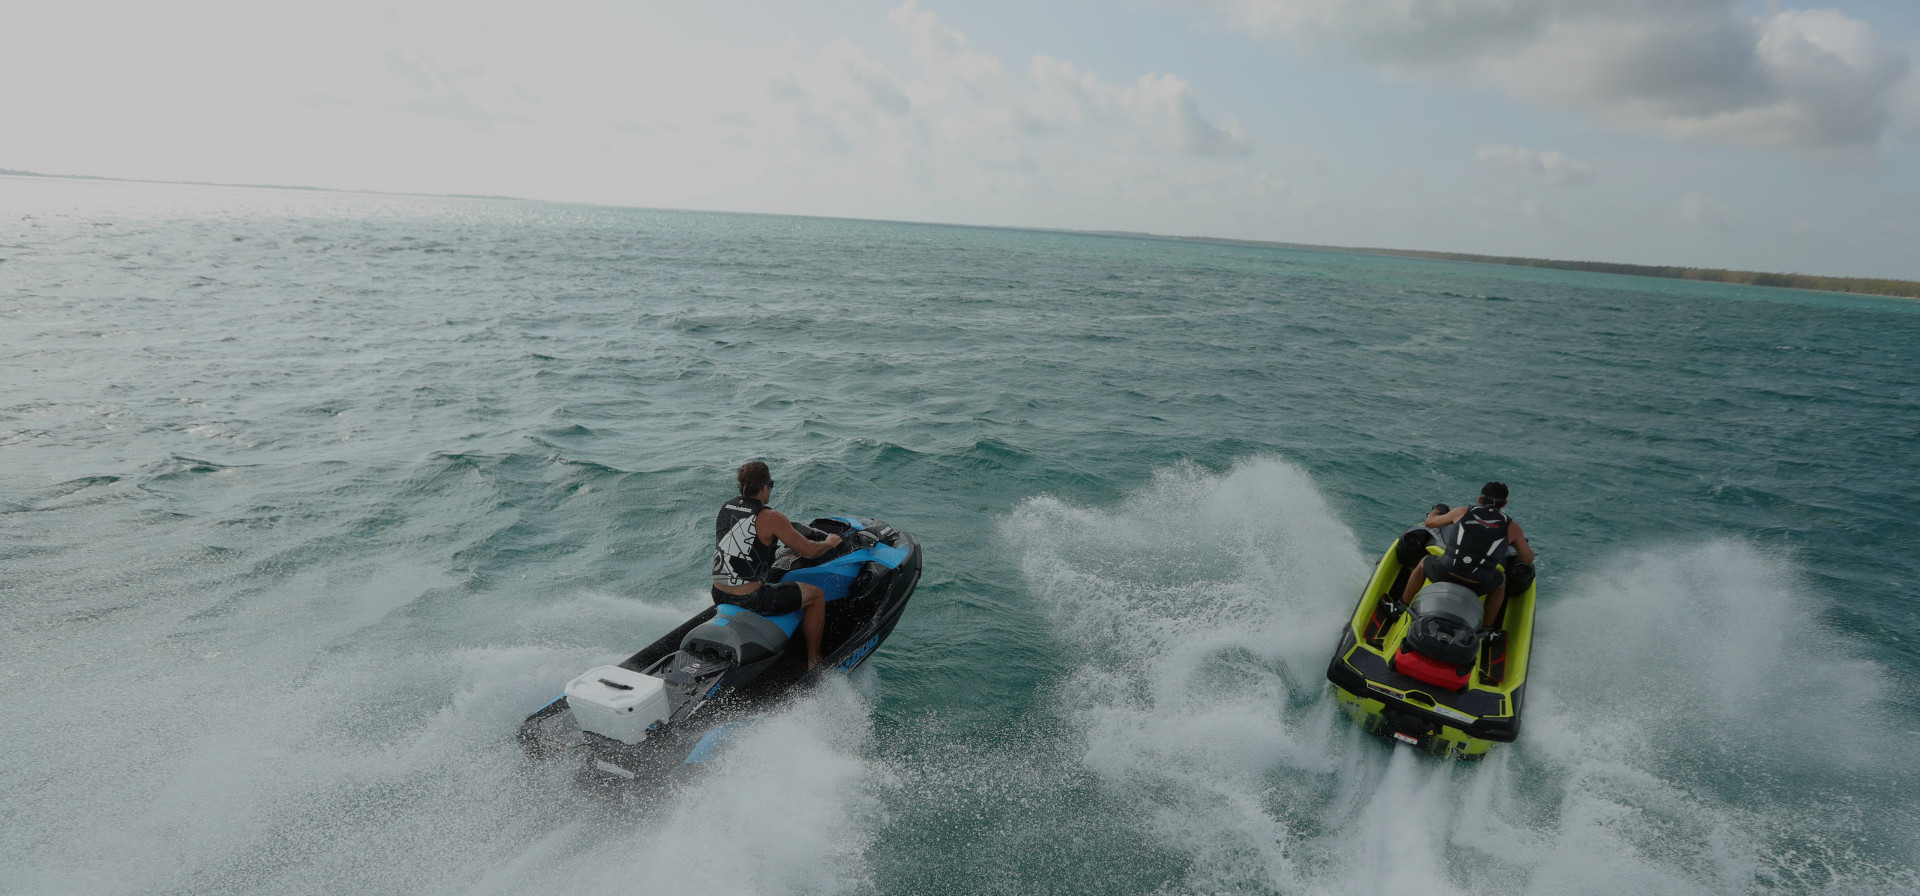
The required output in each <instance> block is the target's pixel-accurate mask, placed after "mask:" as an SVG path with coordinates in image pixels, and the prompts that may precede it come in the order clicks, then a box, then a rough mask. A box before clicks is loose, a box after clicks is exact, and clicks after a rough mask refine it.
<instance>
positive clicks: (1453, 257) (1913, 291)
mask: <svg viewBox="0 0 1920 896" xmlns="http://www.w3.org/2000/svg"><path fill="white" fill-rule="evenodd" d="M1352 251H1356V252H1365V253H1367V254H1371V255H1398V256H1404V257H1407V258H1431V259H1435V260H1439V261H1472V262H1479V263H1481V264H1507V265H1515V266H1518V267H1527V268H1553V269H1554V270H1559V271H1592V272H1594V273H1599V274H1626V275H1628V276H1630V277H1665V278H1667V279H1669V280H1705V281H1708V282H1711V283H1739V284H1742V285H1745V286H1778V287H1782V288H1785V289H1810V290H1815V291H1817V292H1850V293H1856V294H1859V295H1869V296H1894V297H1896V298H1907V299H1920V282H1915V281H1912V280H1878V279H1873V278H1870V277H1816V276H1813V275H1811V274H1768V273H1762V272H1759V271H1723V270H1720V269H1718V268H1671V267H1656V266H1652V265H1643V264H1613V263H1611V262H1605V261H1554V260H1552V259H1546V258H1503V257H1500V256H1497V255H1467V254H1464V253H1460V252H1421V251H1417V250H1410V249H1406V250H1403V249H1355V250H1352Z"/></svg>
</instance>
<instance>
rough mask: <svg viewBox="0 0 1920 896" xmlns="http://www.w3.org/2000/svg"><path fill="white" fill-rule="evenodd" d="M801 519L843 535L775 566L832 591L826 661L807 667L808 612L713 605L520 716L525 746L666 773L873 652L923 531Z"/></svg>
mask: <svg viewBox="0 0 1920 896" xmlns="http://www.w3.org/2000/svg"><path fill="white" fill-rule="evenodd" d="M795 528H801V529H803V532H802V534H805V535H808V536H809V537H811V538H816V539H817V538H821V537H824V535H825V534H833V535H838V536H840V538H841V542H840V544H839V545H838V546H837V547H835V548H834V549H833V550H831V551H829V552H827V553H826V554H824V555H822V556H820V557H816V558H812V559H806V558H803V557H800V556H799V555H798V554H795V553H794V552H793V551H791V550H787V549H785V548H784V547H783V548H782V549H781V550H780V552H779V553H778V554H777V555H776V557H775V560H774V571H773V573H772V574H771V575H770V576H768V578H769V580H770V581H775V582H805V583H811V584H813V585H817V586H819V587H820V589H821V590H822V591H824V592H826V599H827V619H826V631H825V632H824V634H823V635H822V637H821V644H820V664H819V665H818V666H815V667H814V668H813V669H812V670H811V671H809V670H808V669H807V668H806V653H807V649H806V640H805V637H804V636H802V635H799V634H796V632H797V630H798V628H799V626H800V617H801V614H800V613H799V612H793V613H788V614H785V615H781V616H774V617H764V616H760V615H759V614H756V613H753V612H750V611H748V610H745V609H743V608H741V607H737V606H734V605H732V604H720V605H717V606H713V607H709V608H706V609H703V610H701V611H700V612H698V613H696V614H694V616H693V618H691V619H688V620H687V621H686V622H684V623H681V624H680V626H679V627H677V628H675V629H674V630H673V631H670V632H668V633H667V634H665V635H663V636H661V638H660V639H659V640H657V641H655V642H653V643H652V644H649V645H647V646H646V647H643V648H641V649H640V652H638V653H635V654H634V655H632V656H630V657H627V658H626V659H624V660H621V661H620V662H618V663H612V664H608V665H604V666H599V667H596V668H593V669H589V670H587V671H586V672H584V673H582V674H581V675H579V676H578V677H576V678H574V679H573V680H572V681H570V682H568V683H567V686H566V689H565V690H564V691H562V693H561V694H560V696H558V697H555V698H554V699H553V700H552V701H551V702H549V703H547V705H545V706H542V707H541V708H540V709H539V710H538V711H536V712H534V713H533V714H532V715H530V716H528V717H527V719H526V721H525V722H522V723H521V725H520V733H519V742H520V746H521V748H522V749H523V750H525V751H526V753H527V754H528V755H529V756H531V757H533V758H536V759H559V760H573V761H577V762H578V763H579V777H580V779H581V782H582V783H584V784H588V785H598V786H614V787H618V786H620V785H625V784H644V783H660V782H664V781H666V780H669V779H671V778H674V777H676V776H677V775H679V774H680V773H681V772H684V771H689V770H691V768H692V767H695V766H699V765H701V764H703V763H705V762H707V761H709V760H711V759H713V758H714V757H715V756H716V755H717V754H718V752H719V751H720V750H721V749H722V748H723V747H724V746H725V744H726V741H727V739H728V738H729V737H730V736H732V735H733V734H735V733H737V732H738V731H740V730H741V729H742V728H744V727H745V726H746V725H747V724H748V723H750V722H751V721H752V720H753V719H754V718H757V717H758V716H759V715H760V714H762V713H764V712H766V710H767V709H768V708H769V707H770V706H771V705H772V704H773V703H775V702H777V701H778V700H779V699H780V698H782V697H784V696H787V695H790V694H793V693H795V692H796V691H799V690H803V689H806V688H809V687H811V686H813V685H815V684H817V683H819V682H820V681H821V680H823V679H824V678H825V677H826V676H829V675H843V674H847V673H850V672H852V671H853V670H854V669H855V668H856V667H858V666H859V665H860V664H861V663H863V662H865V661H866V659H867V658H868V657H869V656H872V655H873V652H874V650H875V649H877V648H878V647H879V646H880V643H881V642H882V641H885V640H886V639H887V635H888V634H890V633H891V632H892V631H893V627H894V624H895V623H898V622H899V621H900V614H901V612H902V611H903V610H905V609H906V606H907V599H908V598H909V597H912V596H913V589H914V586H915V585H917V584H919V582H920V544H919V542H917V541H915V540H914V539H913V537H912V536H910V535H908V534H907V533H905V532H901V531H900V530H898V529H895V528H893V527H892V526H889V525H887V524H886V523H884V522H881V521H879V520H873V519H854V518H852V517H828V518H823V519H817V520H814V521H813V522H812V523H811V524H809V525H808V526H806V527H799V526H796V527H795ZM808 528H810V529H812V530H813V531H812V532H807V531H804V530H805V529H808Z"/></svg>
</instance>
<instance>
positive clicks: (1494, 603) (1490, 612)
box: [1480, 576, 1507, 628]
mask: <svg viewBox="0 0 1920 896" xmlns="http://www.w3.org/2000/svg"><path fill="white" fill-rule="evenodd" d="M1506 602H1507V577H1506V576H1501V577H1500V584H1498V585H1495V586H1493V590H1491V591H1488V592H1487V616H1486V618H1485V619H1483V620H1481V623H1480V624H1481V625H1482V626H1484V627H1486V628H1493V624H1494V623H1495V622H1498V621H1499V619H1500V605H1501V604H1504V603H1506Z"/></svg>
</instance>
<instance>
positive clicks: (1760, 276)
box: [0, 168, 1920, 299]
mask: <svg viewBox="0 0 1920 896" xmlns="http://www.w3.org/2000/svg"><path fill="white" fill-rule="evenodd" d="M0 177H46V178H57V179H66V180H103V181H120V182H124V183H162V184H180V185H183V186H196V187H243V188H253V189H269V190H307V191H313V192H320V193H367V194H373V195H396V196H444V197H446V198H449V199H504V200H513V201H529V200H525V199H522V198H521V197H517V196H489V195H477V194H471V193H388V192H385V191H380V190H344V189H336V188H333V187H302V186H288V185H285V184H224V183H212V182H208V181H147V180H140V179H138V178H126V177H101V176H98V175H92V174H41V173H40V172H37V171H17V170H13V169H9V168H0ZM912 223H935V222H912ZM952 226H969V225H952ZM992 229H1004V230H1036V231H1046V232H1051V233H1079V234H1087V235H1090V236H1117V237H1130V238H1134V239H1156V240H1171V241H1175V242H1188V243H1216V244H1219V245H1226V246H1252V247H1260V248H1268V249H1306V250H1312V251H1320V252H1345V253H1348V254H1352V255H1380V256H1386V257H1391V258H1417V259H1423V260H1427V261H1464V262H1471V263H1474V264H1497V265H1505V266H1508V267H1526V268H1547V269H1551V270H1556V271H1584V272H1587V273H1595V274H1621V275H1624V276H1628V277H1655V278H1659V279H1663V280H1694V281H1700V282H1706V283H1732V284H1736V285H1741V286H1767V287H1775V288H1779V289H1798V290H1805V291H1809V292H1833V293H1846V294H1849V295H1861V296H1879V297H1883V298H1894V299H1920V281H1914V280H1892V279H1883V278H1876V277H1822V276H1817V275H1813V274H1777V273H1767V272H1763V271H1731V270H1725V269H1721V268H1687V267H1669V266H1661V265H1643V264H1622V263H1618V262H1610V261H1560V260H1556V259H1551V258H1522V257H1518V256H1510V255H1476V254H1473V253H1469V252H1431V251H1427V250H1424V249H1379V248H1368V247H1356V246H1322V245H1314V244H1311V243H1284V242H1275V241H1271V240H1243V239H1234V238H1231V237H1216V236H1170V235H1165V234H1158V233H1142V232H1137V231H1125V230H1067V229H1062V228H1051V227H995V228H992Z"/></svg>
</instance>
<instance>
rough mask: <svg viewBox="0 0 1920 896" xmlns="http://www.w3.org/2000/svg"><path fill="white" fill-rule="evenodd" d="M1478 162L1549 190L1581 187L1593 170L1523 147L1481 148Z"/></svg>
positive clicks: (1591, 176)
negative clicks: (1546, 187)
mask: <svg viewBox="0 0 1920 896" xmlns="http://www.w3.org/2000/svg"><path fill="white" fill-rule="evenodd" d="M1479 156H1480V161H1482V162H1485V163H1486V164H1487V165H1488V166H1490V167H1492V168H1494V169H1495V170H1498V171H1500V172H1503V173H1506V174H1511V175H1515V176H1518V177H1522V178H1525V179H1527V180H1529V181H1532V182H1534V183H1537V184H1541V185H1543V186H1549V187H1565V186H1571V185H1574V184H1583V183H1586V182H1588V181H1590V180H1592V179H1593V166H1592V165H1589V164H1587V163H1586V162H1581V161H1576V160H1574V159H1570V158H1567V157H1566V156H1565V155H1562V154H1561V153H1559V152H1557V151H1554V150H1547V151H1545V152H1535V151H1534V150H1532V149H1528V148H1527V147H1524V146H1493V145H1488V146H1482V147H1480V153H1479Z"/></svg>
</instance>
